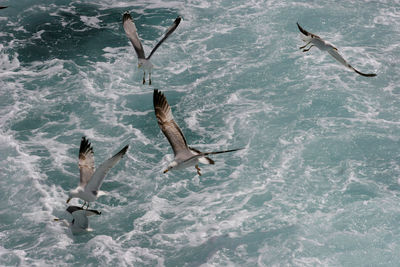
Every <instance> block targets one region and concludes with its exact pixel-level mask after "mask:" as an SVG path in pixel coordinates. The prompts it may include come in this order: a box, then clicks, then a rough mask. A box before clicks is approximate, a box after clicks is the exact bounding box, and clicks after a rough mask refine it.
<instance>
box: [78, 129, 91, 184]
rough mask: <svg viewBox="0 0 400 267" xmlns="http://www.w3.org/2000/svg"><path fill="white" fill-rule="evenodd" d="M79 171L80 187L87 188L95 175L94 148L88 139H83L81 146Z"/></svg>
mask: <svg viewBox="0 0 400 267" xmlns="http://www.w3.org/2000/svg"><path fill="white" fill-rule="evenodd" d="M79 171H80V182H79V186H81V187H85V186H86V184H87V183H88V182H89V180H90V178H91V177H92V175H93V173H94V154H93V148H92V146H91V144H90V142H89V140H87V139H86V137H82V140H81V146H80V148H79Z"/></svg>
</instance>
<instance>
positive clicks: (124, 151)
mask: <svg viewBox="0 0 400 267" xmlns="http://www.w3.org/2000/svg"><path fill="white" fill-rule="evenodd" d="M128 148H129V145H126V146H124V148H123V149H121V151H120V153H122V156H123V155H125V153H126V151H128Z"/></svg>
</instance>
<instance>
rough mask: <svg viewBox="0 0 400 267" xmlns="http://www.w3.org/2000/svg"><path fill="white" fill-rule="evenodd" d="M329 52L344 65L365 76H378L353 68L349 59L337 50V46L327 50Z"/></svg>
mask: <svg viewBox="0 0 400 267" xmlns="http://www.w3.org/2000/svg"><path fill="white" fill-rule="evenodd" d="M327 51H328V53H329V54H330V55H331V56H332V57H334V58H335V59H336V60H337V61H339V62H340V63H341V64H342V65H344V66H346V67H347V68H349V69H351V70H353V71H355V72H356V73H358V74H360V75H362V76H365V77H374V76H376V74H375V73H362V72H360V71H358V70H356V69H355V68H353V66H351V65H350V64H349V63H347V61H346V60H345V59H344V58H343V57H342V56H341V55H340V54H339V52H338V51H337V49H336V48H333V47H331V48H330V49H328V50H327Z"/></svg>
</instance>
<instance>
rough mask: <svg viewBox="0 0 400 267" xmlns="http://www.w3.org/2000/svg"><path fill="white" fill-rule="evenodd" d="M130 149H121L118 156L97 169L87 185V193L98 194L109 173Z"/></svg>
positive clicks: (126, 147)
mask: <svg viewBox="0 0 400 267" xmlns="http://www.w3.org/2000/svg"><path fill="white" fill-rule="evenodd" d="M128 147H129V145H126V146H125V147H124V148H123V149H121V151H119V152H118V153H117V154H115V155H114V156H113V157H111V158H110V159H108V160H106V161H104V162H103V163H102V164H101V165H100V166H99V167H98V168H97V169H96V171H95V173H94V174H93V176H92V179H90V181H89V182H88V184H87V185H86V188H85V190H86V191H89V192H93V193H94V194H97V192H98V191H99V189H100V187H101V185H102V183H103V181H104V178H105V177H106V175H107V173H108V171H109V170H110V169H111V168H112V167H114V165H115V164H117V163H118V162H119V161H120V160H121V159H122V157H123V156H124V155H125V153H126V151H127V150H128Z"/></svg>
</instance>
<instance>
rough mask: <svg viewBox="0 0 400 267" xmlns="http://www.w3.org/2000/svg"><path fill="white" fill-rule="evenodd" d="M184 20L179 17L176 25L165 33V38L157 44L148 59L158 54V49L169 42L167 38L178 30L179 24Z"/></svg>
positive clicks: (175, 22)
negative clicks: (166, 41)
mask: <svg viewBox="0 0 400 267" xmlns="http://www.w3.org/2000/svg"><path fill="white" fill-rule="evenodd" d="M181 20H182V18H181V17H177V18H176V19H175V21H174V23H173V24H172V25H171V26H170V27H169V28H168V29H167V31H166V32H165V35H164V37H163V38H162V39H161V40H160V41H159V42H158V43H157V44H156V46H155V47H154V48H153V50H151V52H150V55H149V56H148V57H147V59H150V58H151V56H152V55H153V54H154V52H156V50H157V49H158V47H159V46H160V45H161V44H162V43H163V42H164V41H165V40H167V38H168V37H169V36H170V35H171V34H172V33H173V32H174V31H175V30H176V28H177V27H178V25H179V23H181Z"/></svg>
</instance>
